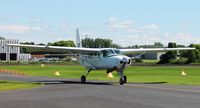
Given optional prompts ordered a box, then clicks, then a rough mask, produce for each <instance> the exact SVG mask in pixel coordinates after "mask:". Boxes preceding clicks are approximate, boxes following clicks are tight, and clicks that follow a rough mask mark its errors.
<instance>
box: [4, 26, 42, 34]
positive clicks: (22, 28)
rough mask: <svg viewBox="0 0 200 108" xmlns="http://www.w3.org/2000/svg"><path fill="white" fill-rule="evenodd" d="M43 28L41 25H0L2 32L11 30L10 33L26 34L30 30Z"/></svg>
mask: <svg viewBox="0 0 200 108" xmlns="http://www.w3.org/2000/svg"><path fill="white" fill-rule="evenodd" d="M41 30H42V28H40V27H31V26H27V25H17V24H14V25H0V31H1V32H9V33H17V34H24V33H28V32H30V31H41Z"/></svg>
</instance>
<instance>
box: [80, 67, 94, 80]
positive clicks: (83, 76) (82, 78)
mask: <svg viewBox="0 0 200 108" xmlns="http://www.w3.org/2000/svg"><path fill="white" fill-rule="evenodd" d="M91 70H92V69H89V70H88V72H87V74H86V76H85V75H82V76H81V83H85V82H86V78H87V76H88V75H89V73H90V71H91Z"/></svg>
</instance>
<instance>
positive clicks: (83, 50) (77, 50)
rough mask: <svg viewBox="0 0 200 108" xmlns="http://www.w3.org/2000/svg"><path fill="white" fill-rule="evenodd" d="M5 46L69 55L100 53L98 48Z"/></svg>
mask: <svg viewBox="0 0 200 108" xmlns="http://www.w3.org/2000/svg"><path fill="white" fill-rule="evenodd" d="M6 46H11V47H27V48H39V49H44V50H50V51H67V52H69V53H86V54H88V53H94V52H99V51H101V50H100V49H98V48H77V47H63V46H45V45H25V44H7V45H6Z"/></svg>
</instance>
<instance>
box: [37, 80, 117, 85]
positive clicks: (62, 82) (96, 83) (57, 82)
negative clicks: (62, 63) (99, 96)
mask: <svg viewBox="0 0 200 108" xmlns="http://www.w3.org/2000/svg"><path fill="white" fill-rule="evenodd" d="M33 82H36V83H42V84H44V85H53V84H88V85H114V84H112V83H111V82H89V81H88V82H85V83H81V82H80V81H62V80H46V81H33Z"/></svg>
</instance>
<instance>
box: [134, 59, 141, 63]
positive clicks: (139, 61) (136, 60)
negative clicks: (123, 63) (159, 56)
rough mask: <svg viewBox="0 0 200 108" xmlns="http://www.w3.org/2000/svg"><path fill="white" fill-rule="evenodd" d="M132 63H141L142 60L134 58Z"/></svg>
mask: <svg viewBox="0 0 200 108" xmlns="http://www.w3.org/2000/svg"><path fill="white" fill-rule="evenodd" d="M132 61H134V62H135V63H142V62H143V60H142V59H141V58H134V59H133V60H132Z"/></svg>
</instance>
